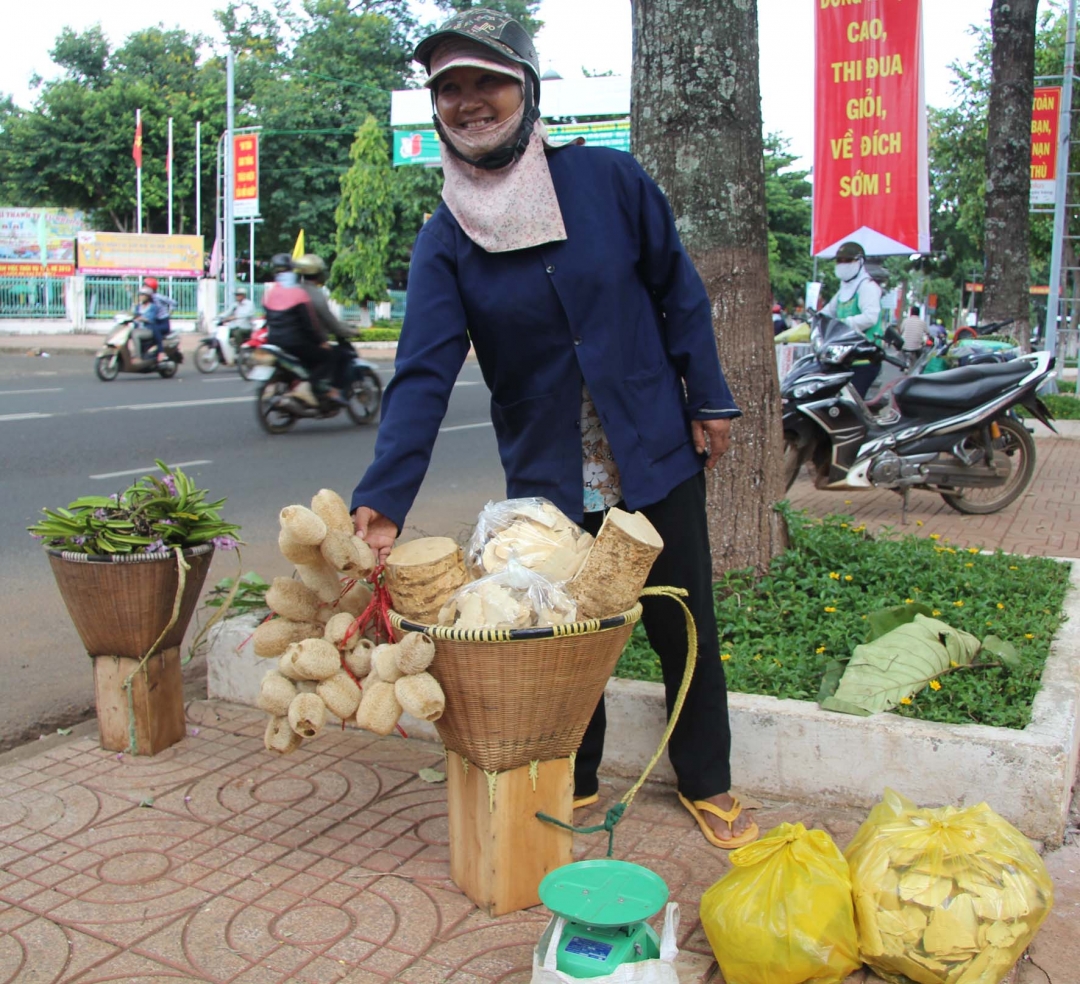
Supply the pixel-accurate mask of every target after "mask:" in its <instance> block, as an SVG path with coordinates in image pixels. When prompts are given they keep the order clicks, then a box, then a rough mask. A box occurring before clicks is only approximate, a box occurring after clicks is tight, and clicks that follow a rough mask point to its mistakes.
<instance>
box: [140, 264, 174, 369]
mask: <svg viewBox="0 0 1080 984" xmlns="http://www.w3.org/2000/svg"><path fill="white" fill-rule="evenodd" d="M158 286H159V285H158V279H157V277H144V278H143V283H142V290H143V291H145V292H146V293H147V294H149V296H150V299H151V302H152V305H153V306H152V309H151V310H150V311H149V312H147V313H146V315H145V317H144V321H143V323H144V324H145V325H146V327H147V328H149V329H150V330H151V331H152V332H153V333H154V350H155V351H156V352H157V360H158V362H164V361H165V358H166V356H165V349H164V347H163V345H162V342H163V341H164V340H165V336H166V335H168V334H169V332H170V331H172V325H171V324H170V323H169V318H170V315H171V314H172V310H173V308H174V307H176V301H174V300H173V299H172V298H171V297H169V296H168V295H167V294H161V293H159V292H158ZM140 296H141V294H140ZM147 354H149V353H147Z"/></svg>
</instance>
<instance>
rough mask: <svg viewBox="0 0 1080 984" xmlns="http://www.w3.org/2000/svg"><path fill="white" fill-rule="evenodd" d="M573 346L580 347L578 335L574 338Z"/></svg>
mask: <svg viewBox="0 0 1080 984" xmlns="http://www.w3.org/2000/svg"><path fill="white" fill-rule="evenodd" d="M574 344H575V345H580V344H581V336H580V335H575V336H574Z"/></svg>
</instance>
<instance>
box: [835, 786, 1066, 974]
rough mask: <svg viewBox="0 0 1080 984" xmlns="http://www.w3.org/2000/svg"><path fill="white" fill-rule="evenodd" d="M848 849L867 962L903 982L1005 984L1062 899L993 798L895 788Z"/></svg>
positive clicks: (863, 955)
mask: <svg viewBox="0 0 1080 984" xmlns="http://www.w3.org/2000/svg"><path fill="white" fill-rule="evenodd" d="M845 854H846V855H847V859H848V862H849V864H850V865H851V886H852V891H853V892H854V896H855V921H856V924H857V926H858V930H859V950H860V952H861V954H862V958H863V960H864V961H865V962H866V963H868V964H869V965H870V966H871V967H872V968H873V969H874V972H875V973H876V974H878V975H879V976H880V977H883V978H884V979H885V980H887V981H892V982H894V984H910V982H915V984H998V982H999V981H1000V980H1001V979H1002V978H1003V977H1005V975H1006V974H1008V972H1009V970H1010V969H1011V968H1012V966H1013V964H1014V963H1016V961H1017V960H1018V959H1019V958H1020V955H1021V954H1022V953H1023V952H1024V950H1025V949H1026V948H1027V945H1028V944H1029V943H1030V942H1031V940H1032V938H1033V937H1034V936H1035V932H1036V930H1038V928H1039V926H1040V925H1042V921H1043V920H1044V919H1045V918H1046V916H1047V914H1048V913H1049V912H1050V907H1051V905H1053V900H1054V887H1053V883H1052V882H1051V880H1050V875H1049V873H1048V872H1047V870H1046V865H1044V864H1043V861H1042V858H1040V857H1039V855H1038V854H1036V853H1035V850H1034V848H1032V846H1031V844H1030V842H1029V841H1028V839H1027V838H1026V837H1025V836H1024V835H1023V834H1021V833H1020V831H1019V830H1017V829H1016V828H1015V827H1014V826H1013V825H1012V824H1010V823H1009V822H1008V821H1006V820H1003V819H1002V818H1001V817H1000V816H998V814H996V813H995V812H994V811H993V810H991V809H990V807H989V806H987V805H986V804H985V803H980V804H979V805H978V806H971V807H966V808H963V809H960V808H957V807H952V806H946V807H942V808H940V809H933V810H931V809H919V807H917V806H916V805H915V804H914V803H912V802H910V801H909V800H907V799H905V798H904V797H903V796H901V795H900V794H899V793H896V792H894V791H893V790H891V789H886V790H885V796H884V799H883V800H882V802H880V803H878V805H877V806H875V807H874V808H873V809H872V810H871V811H870V815H869V816H868V817H867V818H866V821H865V822H864V823H863V825H862V826H861V827H860V828H859V831H858V833H857V834H856V835H855V839H854V840H853V841H852V842H851V844H850V845H849V847H848V849H847V851H846V852H845Z"/></svg>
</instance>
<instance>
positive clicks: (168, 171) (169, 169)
mask: <svg viewBox="0 0 1080 984" xmlns="http://www.w3.org/2000/svg"><path fill="white" fill-rule="evenodd" d="M172 121H173V118H172V117H171V116H170V117H169V149H168V150H167V151H166V152H165V172H166V174H167V175H168V178H169V181H168V185H169V209H168V214H169V235H170V236H171V235H172V188H173V182H172Z"/></svg>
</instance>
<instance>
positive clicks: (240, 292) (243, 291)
mask: <svg viewBox="0 0 1080 984" xmlns="http://www.w3.org/2000/svg"><path fill="white" fill-rule="evenodd" d="M236 296H237V297H247V288H245V287H237V288H236Z"/></svg>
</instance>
